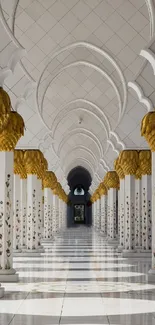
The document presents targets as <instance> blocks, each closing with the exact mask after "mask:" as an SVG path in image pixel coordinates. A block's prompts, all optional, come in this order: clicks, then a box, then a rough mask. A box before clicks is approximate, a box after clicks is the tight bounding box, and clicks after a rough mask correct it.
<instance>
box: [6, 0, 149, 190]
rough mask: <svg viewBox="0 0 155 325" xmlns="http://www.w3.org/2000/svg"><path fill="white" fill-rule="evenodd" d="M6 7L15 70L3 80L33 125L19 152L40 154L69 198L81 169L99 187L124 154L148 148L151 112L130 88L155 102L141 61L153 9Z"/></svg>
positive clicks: (123, 1)
mask: <svg viewBox="0 0 155 325" xmlns="http://www.w3.org/2000/svg"><path fill="white" fill-rule="evenodd" d="M151 5H152V7H151ZM1 6H2V7H1V26H0V38H1V43H0V67H1V74H2V75H3V71H4V69H6V68H8V67H9V68H10V67H12V66H13V68H12V71H13V73H10V74H8V75H7V74H5V78H2V77H1V79H4V86H5V89H6V90H7V91H8V92H9V94H10V97H11V100H12V106H13V107H14V108H15V109H17V110H18V112H19V113H20V114H21V115H22V116H23V118H24V120H25V124H26V132H25V136H24V137H23V138H21V140H20V141H19V143H18V147H20V148H22V147H23V148H29V147H30V148H40V149H41V150H42V151H43V152H44V154H45V156H46V158H47V159H48V162H49V168H50V169H53V170H54V171H55V172H56V175H57V177H58V179H59V180H60V181H61V182H62V183H63V186H64V188H65V189H66V190H67V181H66V177H67V173H68V172H69V171H70V169H71V168H73V167H75V166H77V165H82V166H84V167H85V168H87V169H88V170H89V171H90V173H91V175H92V178H93V184H95V185H97V184H98V183H99V182H100V180H101V179H102V178H103V176H104V173H105V171H107V170H109V169H111V168H113V161H114V159H115V158H116V156H117V154H118V152H119V151H120V150H122V149H123V148H125V147H126V148H144V147H146V146H147V144H146V143H145V141H144V139H143V138H141V136H140V122H141V119H142V117H143V116H144V114H145V113H146V106H145V105H144V104H143V103H141V102H140V101H139V99H138V97H137V93H135V91H133V90H132V89H131V88H129V87H128V82H131V81H134V80H136V81H138V84H139V85H140V86H141V87H142V88H143V91H144V93H145V96H147V97H148V98H150V99H151V96H152V98H154V84H155V81H154V76H153V73H152V71H151V72H150V70H151V68H150V65H149V64H147V65H146V60H145V59H144V58H143V57H142V56H141V55H140V51H141V50H142V49H144V48H145V47H147V46H148V44H149V42H150V40H151V39H152V38H153V36H154V35H153V32H154V30H153V28H151V26H153V20H151V19H153V18H152V16H151V15H150V16H149V13H150V8H153V1H150V0H130V1H129V0H44V1H41V0H12V6H11V5H10V0H1ZM149 6H150V7H149ZM151 23H152V25H151ZM24 49H25V51H24ZM11 56H12V57H11ZM12 58H13V59H12ZM150 75H151V77H150ZM150 79H151V81H150ZM112 131H114V132H115V134H114V135H112V134H111V132H112ZM119 141H121V143H122V144H121V145H120V144H119V143H118V142H119Z"/></svg>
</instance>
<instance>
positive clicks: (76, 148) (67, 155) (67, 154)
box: [63, 145, 98, 167]
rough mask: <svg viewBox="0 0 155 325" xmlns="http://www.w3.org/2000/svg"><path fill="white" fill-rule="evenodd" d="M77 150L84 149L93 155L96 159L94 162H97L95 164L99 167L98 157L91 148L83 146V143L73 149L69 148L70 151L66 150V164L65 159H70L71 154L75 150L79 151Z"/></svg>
mask: <svg viewBox="0 0 155 325" xmlns="http://www.w3.org/2000/svg"><path fill="white" fill-rule="evenodd" d="M77 150H83V151H85V152H87V153H88V154H90V155H91V157H92V158H93V160H94V164H95V166H96V167H97V164H98V161H97V158H96V156H95V155H94V153H93V151H92V150H90V149H89V148H87V147H85V146H81V145H79V146H76V147H74V148H73V149H71V150H69V151H68V152H66V156H65V158H64V159H63V163H64V164H65V161H66V159H68V157H69V155H70V154H72V153H73V152H74V151H77Z"/></svg>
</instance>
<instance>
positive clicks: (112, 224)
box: [108, 188, 117, 240]
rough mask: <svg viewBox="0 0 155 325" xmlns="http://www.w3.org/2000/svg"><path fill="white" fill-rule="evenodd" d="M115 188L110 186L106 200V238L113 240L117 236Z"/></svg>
mask: <svg viewBox="0 0 155 325" xmlns="http://www.w3.org/2000/svg"><path fill="white" fill-rule="evenodd" d="M116 191H117V190H116V189H115V188H110V190H109V191H108V196H109V198H108V201H109V213H108V219H109V220H108V221H109V227H108V228H109V229H108V239H109V240H113V239H116V238H117V234H116Z"/></svg>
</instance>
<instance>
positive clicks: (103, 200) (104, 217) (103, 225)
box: [101, 195, 107, 236]
mask: <svg viewBox="0 0 155 325" xmlns="http://www.w3.org/2000/svg"><path fill="white" fill-rule="evenodd" d="M101 231H102V232H103V235H104V236H106V235H107V196H106V195H103V196H102V197H101Z"/></svg>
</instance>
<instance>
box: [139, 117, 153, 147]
mask: <svg viewBox="0 0 155 325" xmlns="http://www.w3.org/2000/svg"><path fill="white" fill-rule="evenodd" d="M141 136H143V137H144V138H145V139H146V141H147V142H148V144H149V147H150V149H151V150H152V151H155V112H148V113H147V114H146V115H145V116H144V117H143V119H142V122H141Z"/></svg>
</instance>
